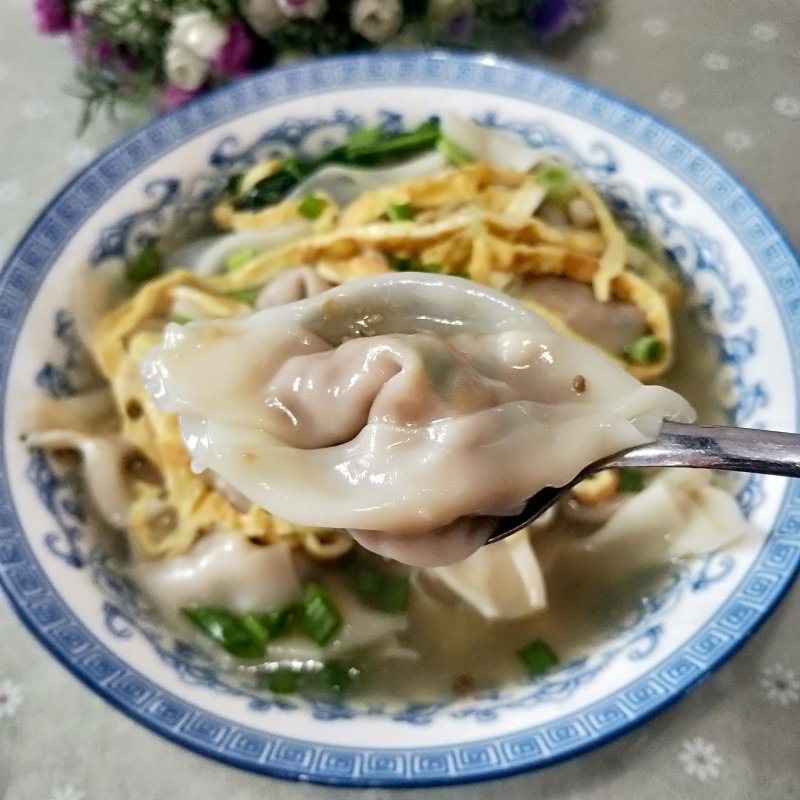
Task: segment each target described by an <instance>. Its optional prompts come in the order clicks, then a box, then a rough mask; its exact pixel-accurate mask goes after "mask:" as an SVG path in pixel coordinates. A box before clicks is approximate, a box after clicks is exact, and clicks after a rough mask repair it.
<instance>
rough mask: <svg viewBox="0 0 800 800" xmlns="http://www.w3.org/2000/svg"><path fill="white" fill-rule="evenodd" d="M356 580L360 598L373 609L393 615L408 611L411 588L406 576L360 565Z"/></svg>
mask: <svg viewBox="0 0 800 800" xmlns="http://www.w3.org/2000/svg"><path fill="white" fill-rule="evenodd" d="M354 579H355V581H354V582H355V588H356V591H357V592H358V595H359V597H360V598H361V599H362V600H363V601H364V602H365V603H366V604H367V605H369V606H372V608H376V609H378V610H379V611H387V612H389V613H391V614H401V613H403V612H404V611H407V610H408V603H409V598H410V595H411V587H410V585H409V581H408V578H407V577H406V576H405V575H388V574H386V573H384V572H381V571H380V570H377V569H374V568H373V567H369V566H367V565H365V564H359V565H358V566H357V567H356V568H355V573H354Z"/></svg>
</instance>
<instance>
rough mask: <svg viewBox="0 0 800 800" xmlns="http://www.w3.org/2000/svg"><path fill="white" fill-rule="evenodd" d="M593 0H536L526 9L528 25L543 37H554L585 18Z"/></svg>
mask: <svg viewBox="0 0 800 800" xmlns="http://www.w3.org/2000/svg"><path fill="white" fill-rule="evenodd" d="M593 2H594V0H536V2H534V3H532V4H531V5H530V6H529V7H528V10H527V11H526V14H525V16H526V19H527V22H528V25H529V26H530V27H531V28H533V29H534V30H535V31H536V32H537V33H538V34H540V35H541V37H542V38H543V39H555V38H556V37H558V36H561V34H563V33H566V31H568V30H569V29H570V28H572V27H573V26H574V25H580V24H581V23H582V22H583V21H584V20H585V19H586V14H587V12H588V10H589V7H590V6H591V5H592V3H593Z"/></svg>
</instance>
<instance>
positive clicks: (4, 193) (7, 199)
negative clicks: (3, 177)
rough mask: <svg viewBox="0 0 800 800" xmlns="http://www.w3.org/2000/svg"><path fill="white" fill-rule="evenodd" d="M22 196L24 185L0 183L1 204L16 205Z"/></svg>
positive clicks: (13, 182) (8, 182)
mask: <svg viewBox="0 0 800 800" xmlns="http://www.w3.org/2000/svg"><path fill="white" fill-rule="evenodd" d="M21 194H22V184H21V183H20V182H19V181H0V203H1V204H6V203H14V202H16V200H17V199H18V198H19V196H20V195H21Z"/></svg>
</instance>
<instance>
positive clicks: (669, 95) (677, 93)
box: [658, 86, 686, 109]
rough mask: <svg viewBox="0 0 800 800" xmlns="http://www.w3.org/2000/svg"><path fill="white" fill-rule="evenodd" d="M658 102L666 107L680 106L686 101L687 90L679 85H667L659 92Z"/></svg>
mask: <svg viewBox="0 0 800 800" xmlns="http://www.w3.org/2000/svg"><path fill="white" fill-rule="evenodd" d="M658 102H659V105H662V106H664V108H670V109H675V108H680V107H681V106H682V105H683V104H684V103H685V102H686V92H684V91H683V89H681V88H679V87H677V86H665V87H664V88H663V89H662V90H661V91H660V92H659V93H658Z"/></svg>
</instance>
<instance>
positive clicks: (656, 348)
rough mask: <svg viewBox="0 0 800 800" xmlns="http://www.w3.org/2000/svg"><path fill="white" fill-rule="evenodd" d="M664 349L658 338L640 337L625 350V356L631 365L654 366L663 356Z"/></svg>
mask: <svg viewBox="0 0 800 800" xmlns="http://www.w3.org/2000/svg"><path fill="white" fill-rule="evenodd" d="M664 349H665V345H664V341H663V340H662V339H659V338H658V336H652V335H647V336H640V337H639V338H638V339H634V340H633V341H632V342H631V343H630V344H629V345H628V347H627V348H625V356H626V357H627V359H628V361H630V362H631V363H632V364H655V363H656V362H657V361H658V360H659V359H661V357H662V356H663V355H664Z"/></svg>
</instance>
